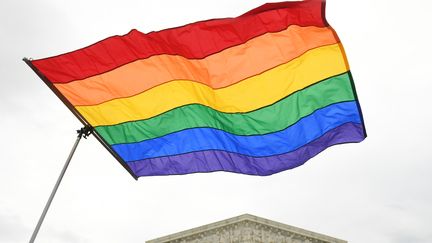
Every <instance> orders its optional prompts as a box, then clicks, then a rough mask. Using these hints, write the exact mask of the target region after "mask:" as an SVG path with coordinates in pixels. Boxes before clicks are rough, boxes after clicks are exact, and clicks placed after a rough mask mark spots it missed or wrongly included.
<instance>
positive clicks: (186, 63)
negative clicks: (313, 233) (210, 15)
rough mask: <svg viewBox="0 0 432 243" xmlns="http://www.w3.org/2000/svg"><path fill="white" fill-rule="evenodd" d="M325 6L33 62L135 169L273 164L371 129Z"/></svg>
mask: <svg viewBox="0 0 432 243" xmlns="http://www.w3.org/2000/svg"><path fill="white" fill-rule="evenodd" d="M324 8H325V1H318V0H308V1H303V2H281V3H272V4H265V5H263V6H261V7H258V8H256V9H254V10H251V11H249V12H247V13H245V14H243V15H241V16H239V17H236V18H224V19H212V20H207V21H200V22H196V23H192V24H188V25H185V26H181V27H176V28H171V29H166V30H161V31H156V32H150V33H147V34H144V33H141V32H139V31H137V30H132V31H131V32H129V33H128V34H126V35H123V36H112V37H109V38H107V39H104V40H102V41H99V42H97V43H95V44H93V45H90V46H88V47H85V48H82V49H79V50H76V51H73V52H69V53H66V54H61V55H58V56H54V57H49V58H44V59H39V60H32V61H28V64H29V65H30V66H31V67H32V68H33V70H35V71H36V73H37V74H38V75H39V76H40V77H41V78H42V79H43V80H44V81H45V83H46V84H47V85H48V86H49V87H50V88H51V89H52V90H53V91H54V92H55V93H56V94H57V96H58V97H59V98H60V99H61V100H62V101H63V102H64V103H65V104H66V105H67V107H69V109H70V110H71V111H72V112H73V113H74V114H75V115H76V116H77V117H78V118H79V119H80V121H81V122H82V123H83V124H85V125H89V126H91V127H93V128H94V129H95V136H96V138H97V139H98V140H99V141H100V142H101V143H102V144H103V145H104V146H105V147H106V148H107V149H108V150H109V151H110V152H111V153H112V154H113V155H114V156H115V158H117V160H118V161H119V162H120V163H121V164H122V165H123V166H124V167H125V168H126V169H127V170H128V171H129V172H130V173H131V174H132V176H134V177H135V178H137V177H140V176H154V175H172V174H188V173H196V172H212V171H229V172H235V173H242V174H250V175H270V174H274V173H277V172H280V171H283V170H287V169H291V168H294V167H297V166H299V165H302V164H303V163H305V162H306V161H307V160H308V159H310V158H312V157H313V156H315V155H317V154H318V153H320V152H321V151H323V150H324V149H326V148H328V147H330V146H332V145H335V144H341V143H351V142H360V141H362V140H363V139H364V138H365V137H366V133H365V129H364V126H363V120H362V116H361V111H360V106H359V102H358V99H357V97H356V93H355V89H354V84H353V80H352V76H351V73H350V70H349V66H348V63H347V59H346V57H345V53H344V50H343V47H342V44H341V43H340V41H339V39H338V37H337V35H336V33H335V31H334V30H333V29H332V28H331V27H330V26H329V25H328V23H327V22H326V20H325V15H324V12H325V11H324Z"/></svg>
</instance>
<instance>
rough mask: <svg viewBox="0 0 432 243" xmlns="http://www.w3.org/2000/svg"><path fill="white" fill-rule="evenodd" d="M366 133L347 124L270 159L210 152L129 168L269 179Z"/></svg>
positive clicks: (144, 162) (141, 172)
mask: <svg viewBox="0 0 432 243" xmlns="http://www.w3.org/2000/svg"><path fill="white" fill-rule="evenodd" d="M363 131H364V129H363V125H362V124H355V123H346V124H344V125H341V126H339V127H337V128H334V129H332V130H330V131H329V132H327V133H326V134H324V135H323V136H321V137H320V138H318V139H316V140H314V141H312V142H310V143H308V144H306V145H305V146H303V147H301V148H299V149H297V150H295V151H293V152H289V153H286V154H280V155H274V156H268V157H251V156H246V155H242V154H237V153H230V152H226V151H220V150H206V151H199V152H192V153H187V154H181V155H174V156H168V157H160V158H153V159H144V160H139V161H134V162H130V163H128V165H129V167H130V168H131V169H132V171H133V172H134V173H135V175H136V176H138V177H139V176H156V175H180V174H190V173H199V172H214V171H228V172H234V173H241V174H249V175H260V176H265V175H271V174H274V173H277V172H281V171H284V170H288V169H292V168H295V167H297V166H300V165H302V164H304V163H305V162H306V161H307V160H309V159H310V158H312V157H314V156H315V155H317V154H318V153H320V152H321V151H323V150H325V149H326V148H328V147H330V146H333V145H336V144H341V143H356V142H361V141H362V140H363V139H364V138H365V135H364V133H363Z"/></svg>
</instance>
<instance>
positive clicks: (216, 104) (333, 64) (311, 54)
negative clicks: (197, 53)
mask: <svg viewBox="0 0 432 243" xmlns="http://www.w3.org/2000/svg"><path fill="white" fill-rule="evenodd" d="M346 71H348V67H347V66H346V65H345V61H344V56H343V54H342V51H341V47H340V46H339V44H334V45H328V46H324V47H320V48H316V49H312V50H310V51H308V52H306V53H305V54H303V55H302V56H300V57H298V58H296V59H294V60H292V61H290V62H288V63H286V64H283V65H280V66H278V67H275V68H273V69H271V70H269V71H266V72H264V73H262V74H259V75H256V76H253V77H250V78H248V79H245V80H243V81H241V82H239V83H237V84H234V85H232V86H229V87H226V88H222V89H216V90H214V89H212V88H210V87H208V86H206V85H203V84H201V83H197V82H193V81H188V80H177V81H173V82H169V83H165V84H163V85H160V86H157V87H155V88H153V89H150V90H148V91H146V92H144V93H141V94H138V95H135V96H132V97H129V98H121V99H115V100H111V101H108V102H105V103H102V104H99V105H93V106H76V109H77V110H78V112H80V113H81V114H82V115H83V116H84V117H85V118H86V119H87V121H88V122H90V124H91V125H92V126H101V125H114V124H118V123H122V122H127V121H133V120H141V119H147V118H150V117H153V116H156V115H159V114H161V113H163V112H166V111H168V110H171V109H173V108H176V107H178V106H183V105H187V104H202V105H205V106H209V107H212V108H213V109H215V110H218V111H221V112H229V113H234V112H248V111H252V110H255V109H258V108H260V107H263V106H266V105H269V104H272V103H274V102H276V101H278V100H280V99H282V98H283V97H285V96H287V95H289V94H291V93H293V92H295V91H297V90H300V89H302V88H305V87H307V86H309V85H311V84H314V83H316V82H318V81H320V80H323V79H325V78H328V77H330V76H333V75H336V74H340V73H343V72H346Z"/></svg>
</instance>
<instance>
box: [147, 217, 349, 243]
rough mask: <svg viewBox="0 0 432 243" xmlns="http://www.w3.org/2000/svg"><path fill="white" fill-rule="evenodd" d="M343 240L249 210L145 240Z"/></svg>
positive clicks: (290, 242)
mask: <svg viewBox="0 0 432 243" xmlns="http://www.w3.org/2000/svg"><path fill="white" fill-rule="evenodd" d="M168 242H170V243H347V241H344V240H340V239H337V238H334V237H330V236H327V235H323V234H319V233H315V232H312V231H308V230H304V229H301V228H297V227H294V226H290V225H286V224H282V223H278V222H275V221H272V220H268V219H264V218H260V217H257V216H254V215H250V214H244V215H241V216H238V217H234V218H230V219H226V220H223V221H219V222H216V223H212V224H208V225H204V226H200V227H197V228H193V229H190V230H186V231H182V232H179V233H175V234H172V235H168V236H164V237H160V238H157V239H153V240H149V241H147V243H168Z"/></svg>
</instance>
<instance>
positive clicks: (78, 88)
mask: <svg viewBox="0 0 432 243" xmlns="http://www.w3.org/2000/svg"><path fill="white" fill-rule="evenodd" d="M334 43H337V38H336V37H335V36H334V34H333V31H332V29H331V28H319V27H299V26H290V27H289V28H288V29H286V30H283V31H281V32H277V33H267V34H265V35H262V36H260V37H256V38H254V39H252V40H250V41H248V42H246V43H245V44H242V45H239V46H234V47H232V48H229V49H226V50H224V51H222V52H219V53H216V54H213V55H211V56H208V57H206V58H204V59H187V58H184V57H181V56H175V55H166V54H164V55H158V56H152V57H150V58H147V59H143V60H138V61H135V62H132V63H129V64H126V65H124V66H121V67H119V68H117V69H114V70H112V71H110V72H107V73H103V74H100V75H97V76H93V77H90V78H86V79H83V80H79V81H74V82H70V83H65V84H60V83H59V84H54V85H55V86H56V88H57V89H59V91H60V92H61V93H62V94H63V95H64V96H65V97H66V98H67V99H68V100H69V101H70V102H71V103H72V104H73V105H96V104H100V103H103V102H106V101H109V100H112V99H115V98H125V97H130V96H133V95H136V94H138V93H141V92H143V91H146V90H148V89H151V88H153V87H155V86H158V85H160V84H163V83H166V82H169V81H172V80H193V81H196V82H199V83H202V84H205V85H207V86H210V87H212V88H214V89H217V88H223V87H227V86H229V85H232V84H235V83H237V82H239V81H241V80H243V79H245V78H248V77H250V76H253V75H256V74H258V73H261V72H263V71H266V70H268V69H271V68H273V67H275V66H277V65H280V64H282V63H286V62H288V61H290V60H292V59H294V58H296V57H298V56H300V55H301V54H303V53H304V52H306V51H308V50H310V49H313V48H316V47H319V46H324V45H329V44H334Z"/></svg>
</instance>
